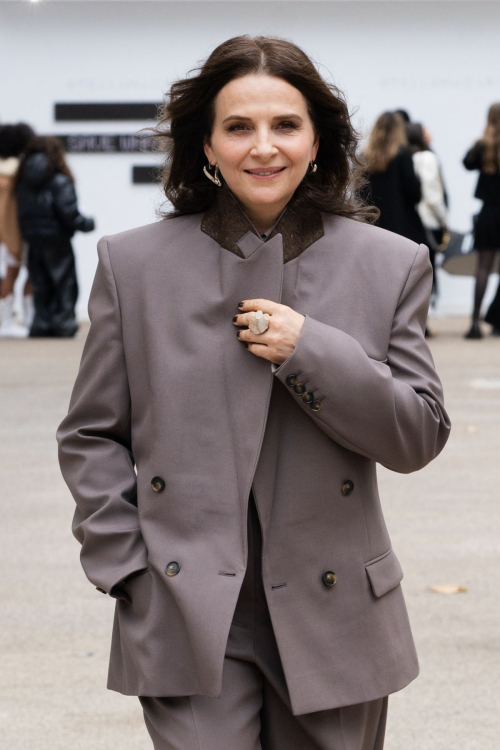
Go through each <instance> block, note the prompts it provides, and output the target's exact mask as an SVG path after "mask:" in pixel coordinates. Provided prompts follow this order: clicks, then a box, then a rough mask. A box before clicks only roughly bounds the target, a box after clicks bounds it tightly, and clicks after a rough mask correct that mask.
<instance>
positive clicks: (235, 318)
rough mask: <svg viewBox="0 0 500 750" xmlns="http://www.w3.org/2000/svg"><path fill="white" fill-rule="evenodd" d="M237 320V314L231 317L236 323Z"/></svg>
mask: <svg viewBox="0 0 500 750" xmlns="http://www.w3.org/2000/svg"><path fill="white" fill-rule="evenodd" d="M237 320H238V316H237V315H235V316H234V318H233V323H236V321H237Z"/></svg>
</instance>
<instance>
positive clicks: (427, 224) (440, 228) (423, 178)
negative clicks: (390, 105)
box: [406, 122, 446, 296]
mask: <svg viewBox="0 0 500 750" xmlns="http://www.w3.org/2000/svg"><path fill="white" fill-rule="evenodd" d="M406 135H407V138H408V143H409V145H410V149H411V151H412V154H413V165H414V167H415V173H416V174H417V176H418V178H419V180H420V184H421V188H422V198H421V200H420V203H419V204H418V206H417V210H418V213H419V216H420V219H421V221H422V224H423V225H424V228H425V229H426V231H427V236H428V240H427V246H428V247H429V255H430V260H431V263H432V271H433V291H434V296H437V276H436V250H438V249H439V246H440V245H441V244H442V242H443V235H444V231H445V229H446V202H445V191H444V186H443V179H442V176H441V168H440V165H439V160H438V158H437V156H436V154H435V153H434V152H433V151H432V150H431V147H430V144H431V141H432V137H431V134H430V133H429V131H428V130H426V128H424V127H423V126H422V125H421V124H420V123H416V122H412V123H408V124H407V125H406Z"/></svg>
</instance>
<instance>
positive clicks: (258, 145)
mask: <svg viewBox="0 0 500 750" xmlns="http://www.w3.org/2000/svg"><path fill="white" fill-rule="evenodd" d="M277 153H278V149H277V148H276V146H275V145H274V143H273V133H272V132H268V131H266V132H260V133H257V134H256V136H255V141H254V144H253V146H252V151H251V155H252V156H258V157H260V158H261V159H263V158H269V157H270V156H274V154H277Z"/></svg>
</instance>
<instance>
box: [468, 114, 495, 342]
mask: <svg viewBox="0 0 500 750" xmlns="http://www.w3.org/2000/svg"><path fill="white" fill-rule="evenodd" d="M464 166H465V168H466V169H469V170H476V169H477V170H479V179H478V182H477V186H476V192H475V193H474V195H475V197H476V198H479V200H481V201H483V207H482V209H481V211H480V213H479V215H478V217H477V219H476V222H475V227H474V247H475V249H476V250H477V251H478V264H477V271H476V289H475V293H474V309H473V312H472V324H471V327H470V329H469V331H468V333H466V334H465V338H467V339H480V338H482V336H483V334H482V333H481V328H480V325H479V315H480V312H481V303H482V301H483V297H484V293H485V291H486V286H487V284H488V277H489V275H490V272H491V269H492V267H493V262H494V260H495V255H496V253H497V252H499V251H500V102H498V103H496V104H492V106H491V107H490V109H489V112H488V121H487V124H486V128H485V131H484V135H483V137H482V138H481V139H480V140H479V141H477V142H476V143H475V144H474V146H472V148H471V149H470V150H469V151H468V152H467V154H466V156H465V158H464ZM485 320H486V321H487V322H488V323H490V324H491V325H492V326H493V333H495V334H497V335H500V286H499V289H498V291H497V295H496V298H495V300H494V301H493V303H492V304H491V306H490V308H489V310H488V312H487V314H486V317H485Z"/></svg>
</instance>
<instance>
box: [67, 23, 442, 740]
mask: <svg viewBox="0 0 500 750" xmlns="http://www.w3.org/2000/svg"><path fill="white" fill-rule="evenodd" d="M158 134H159V135H158V137H159V138H160V139H161V140H163V141H164V142H166V144H167V146H168V148H167V151H168V153H169V158H168V161H167V164H166V167H165V171H164V190H165V194H166V196H167V198H168V199H169V200H170V201H171V203H172V206H173V210H172V211H171V212H170V213H169V214H168V215H167V216H168V218H167V220H165V221H160V222H156V223H154V224H150V225H147V226H145V227H139V228H137V229H133V230H131V231H127V232H122V233H120V234H118V235H114V236H111V237H107V238H103V239H102V240H101V241H100V242H99V245H98V251H99V265H98V269H97V272H96V276H95V280H94V285H93V288H92V294H91V298H90V303H89V312H90V318H91V327H90V332H89V334H88V338H87V341H86V344H85V350H84V353H83V358H82V361H81V366H80V370H79V373H78V376H77V380H76V383H75V387H74V390H73V394H72V397H71V403H70V409H69V412H68V415H67V416H66V417H65V419H64V420H63V422H62V423H61V425H60V427H59V429H58V440H59V451H60V453H59V455H60V463H61V469H62V472H63V475H64V477H65V479H66V482H67V483H68V486H69V487H70V489H71V492H72V494H73V496H74V498H75V501H76V504H77V508H76V510H75V515H74V521H73V531H74V534H75V536H76V538H77V539H78V540H79V542H80V543H81V544H82V551H81V560H82V564H83V566H84V569H85V572H86V573H87V576H88V577H89V579H90V580H91V582H92V583H93V584H94V586H96V587H98V589H99V590H100V591H101V592H102V593H104V594H110V595H111V596H112V597H114V598H115V599H116V600H117V601H116V602H115V606H116V619H115V627H114V629H113V645H112V651H111V661H110V672H109V681H108V687H110V688H111V689H113V690H117V691H120V692H123V693H126V694H128V695H130V694H134V695H138V696H139V697H140V701H141V704H142V707H143V710H144V716H145V720H146V724H147V727H148V730H149V732H150V735H151V738H152V740H153V743H154V746H155V748H156V750H166V749H167V748H172V747H178V748H194V747H211V748H217V749H218V750H234V748H239V749H240V750H255V748H257V747H260V746H261V739H262V746H263V747H266V748H276V750H278V749H280V750H312V748H319V747H321V748H323V750H337V749H338V748H340V747H345V746H346V743H347V744H348V745H349V747H352V748H363V749H364V750H381V748H382V747H383V744H384V734H385V720H386V711H387V696H388V694H389V693H391V692H394V691H396V690H400V689H401V688H402V687H404V686H405V685H406V684H408V683H409V682H410V681H411V680H413V679H414V678H415V677H416V675H417V673H418V663H417V657H416V654H415V648H414V644H413V640H412V637H411V632H410V627H409V624H408V619H407V613H406V608H405V604H404V599H403V594H402V591H401V587H400V585H399V584H400V581H401V578H402V571H401V567H400V565H399V562H398V560H397V557H396V555H395V553H394V551H393V550H392V548H391V542H390V539H389V535H388V533H387V529H386V526H385V523H384V520H383V515H382V510H381V506H380V502H379V498H378V493H377V490H376V472H375V463H376V462H377V461H378V462H381V463H383V464H384V465H385V466H388V467H389V468H391V469H394V470H396V471H400V472H411V471H416V470H417V469H419V468H421V467H422V466H424V465H425V464H427V463H428V462H429V461H431V460H432V459H433V458H434V457H435V456H436V455H437V454H438V453H439V452H440V450H441V449H442V448H443V446H444V444H445V442H446V440H447V437H448V433H449V428H450V426H449V420H448V417H447V415H446V412H445V410H444V406H443V395H442V389H441V384H440V381H439V378H438V376H437V374H436V372H435V369H434V366H433V362H432V357H431V354H430V352H429V349H428V347H427V344H426V342H425V340H424V335H423V330H424V325H425V318H426V314H427V306H428V300H429V294H430V289H431V280H432V269H431V266H430V263H429V257H428V252H427V249H426V248H425V247H422V246H418V245H416V244H415V243H413V242H410V241H408V240H406V239H403V238H401V237H399V236H397V235H396V234H392V233H389V232H385V231H382V230H380V229H378V228H376V227H373V226H370V225H369V224H367V223H364V221H363V220H366V219H367V218H370V217H371V216H372V215H373V211H372V210H371V209H368V208H366V207H365V206H363V205H360V203H359V201H358V199H357V192H356V190H354V189H352V188H353V172H352V166H353V164H355V163H356V147H357V136H356V133H355V132H354V131H353V128H352V124H351V121H350V117H349V110H348V108H347V105H346V102H345V100H344V97H343V96H342V94H341V93H340V92H339V91H338V89H336V87H335V86H333V85H332V84H328V83H327V82H326V81H325V80H324V79H323V78H322V77H321V76H320V74H319V73H318V71H317V70H316V68H315V67H314V65H313V63H312V62H311V60H310V59H309V58H308V57H307V56H306V55H305V53H304V52H303V51H302V50H301V49H299V48H298V47H297V46H296V45H294V44H292V43H290V42H288V41H285V40H282V39H276V38H268V37H255V38H252V37H248V36H244V37H236V38H234V39H230V40H228V41H227V42H225V43H224V44H222V45H220V46H219V47H217V48H216V49H215V51H214V52H213V53H212V54H211V55H210V57H209V58H208V60H207V61H206V62H205V63H204V64H203V66H202V67H201V69H200V70H198V71H197V74H196V75H190V76H189V77H188V78H186V79H184V80H181V81H177V82H175V83H174V84H173V86H172V88H171V91H170V96H169V97H168V99H167V102H166V104H165V106H164V108H163V119H162V122H161V123H160V125H159V128H158ZM410 164H411V156H410ZM354 219H358V220H357V221H355V220H354ZM299 263H300V270H299ZM360 289H362V304H360V294H359V290H360ZM259 311H260V312H261V313H264V314H267V315H268V316H269V318H268V319H267V320H265V318H264V316H263V315H262V316H261V317H260V318H259V320H260V321H261V323H264V329H265V330H263V329H260V328H259V329H257V331H256V330H255V321H254V320H253V315H254V314H256V313H258V312H259ZM299 311H300V312H299ZM278 457H279V460H278ZM305 457H306V459H305ZM134 466H136V468H137V475H136V471H135V469H134ZM337 578H338V583H337ZM166 634H168V637H166Z"/></svg>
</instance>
